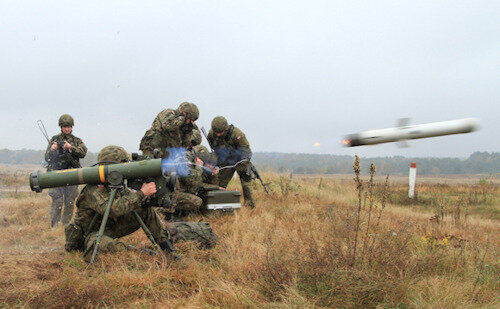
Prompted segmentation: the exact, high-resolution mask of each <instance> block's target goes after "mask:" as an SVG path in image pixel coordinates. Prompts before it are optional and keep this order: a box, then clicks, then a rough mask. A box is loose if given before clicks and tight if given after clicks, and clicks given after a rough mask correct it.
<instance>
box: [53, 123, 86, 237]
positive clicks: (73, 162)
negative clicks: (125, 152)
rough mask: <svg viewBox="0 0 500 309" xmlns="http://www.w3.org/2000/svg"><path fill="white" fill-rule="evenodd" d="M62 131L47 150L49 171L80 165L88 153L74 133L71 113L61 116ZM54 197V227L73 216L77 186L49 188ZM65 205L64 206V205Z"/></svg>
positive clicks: (66, 221) (54, 137) (65, 222)
mask: <svg viewBox="0 0 500 309" xmlns="http://www.w3.org/2000/svg"><path fill="white" fill-rule="evenodd" d="M59 126H60V127H61V133H60V134H58V135H55V136H53V137H52V138H51V139H50V142H49V145H48V146H47V150H46V151H45V161H47V163H48V166H47V171H53V170H63V169H68V168H77V167H80V159H81V158H83V157H85V155H86V154H87V147H86V146H85V144H84V143H83V142H82V140H81V139H80V138H78V137H76V136H74V135H73V134H72V130H73V126H74V120H73V117H71V116H70V115H67V114H64V115H62V116H61V117H60V118H59ZM49 195H50V197H51V198H52V205H51V209H50V221H51V226H52V227H54V226H55V225H56V224H57V223H58V222H59V221H60V220H61V212H62V224H63V225H65V224H68V223H69V221H70V220H71V217H72V216H73V210H74V204H75V198H76V196H77V195H78V187H77V186H68V187H61V188H53V189H50V190H49ZM63 206H64V207H63Z"/></svg>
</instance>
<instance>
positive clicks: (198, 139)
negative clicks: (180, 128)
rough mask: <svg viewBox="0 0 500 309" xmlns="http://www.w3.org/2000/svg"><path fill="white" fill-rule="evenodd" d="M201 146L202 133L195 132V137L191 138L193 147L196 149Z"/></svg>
mask: <svg viewBox="0 0 500 309" xmlns="http://www.w3.org/2000/svg"><path fill="white" fill-rule="evenodd" d="M199 144H201V133H200V131H199V130H196V129H194V130H193V136H192V138H191V145H192V146H193V147H194V146H196V145H199Z"/></svg>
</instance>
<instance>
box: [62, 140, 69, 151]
mask: <svg viewBox="0 0 500 309" xmlns="http://www.w3.org/2000/svg"><path fill="white" fill-rule="evenodd" d="M63 148H64V149H66V150H69V149H70V148H71V144H70V143H68V142H67V141H64V147H63Z"/></svg>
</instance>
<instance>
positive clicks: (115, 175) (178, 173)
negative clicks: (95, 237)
mask: <svg viewBox="0 0 500 309" xmlns="http://www.w3.org/2000/svg"><path fill="white" fill-rule="evenodd" d="M187 164H189V163H187V162H175V161H173V160H171V159H168V158H164V159H149V157H146V156H140V155H137V154H135V153H133V154H132V161H131V162H127V163H117V164H110V165H99V166H91V167H84V168H74V169H65V170H56V171H51V172H40V171H35V172H33V173H31V174H30V187H31V190H33V191H35V192H41V191H42V190H43V189H48V188H55V187H64V186H73V185H81V184H91V185H98V184H116V183H121V182H122V181H123V180H126V181H127V186H128V187H130V188H132V189H135V190H139V189H140V188H141V185H142V183H144V182H151V181H154V182H155V184H156V190H157V191H156V193H155V194H154V195H152V196H151V197H149V198H148V200H147V201H146V203H147V205H148V206H151V207H167V208H168V207H172V203H171V195H172V192H174V191H175V187H176V185H177V184H178V178H179V177H183V176H187V173H188V168H187ZM200 197H201V198H202V199H203V207H204V209H206V210H208V211H214V210H221V211H232V210H234V209H239V208H241V202H240V198H241V194H240V192H238V191H231V190H215V189H214V190H210V191H208V192H204V194H202V195H201V196H200Z"/></svg>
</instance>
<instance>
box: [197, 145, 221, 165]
mask: <svg viewBox="0 0 500 309" xmlns="http://www.w3.org/2000/svg"><path fill="white" fill-rule="evenodd" d="M193 152H194V154H195V155H196V156H197V157H198V158H200V159H201V160H202V161H203V162H205V163H209V164H215V163H216V162H217V158H216V156H215V154H214V153H211V152H210V151H208V149H207V147H205V146H203V145H198V146H196V147H194V148H193Z"/></svg>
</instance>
